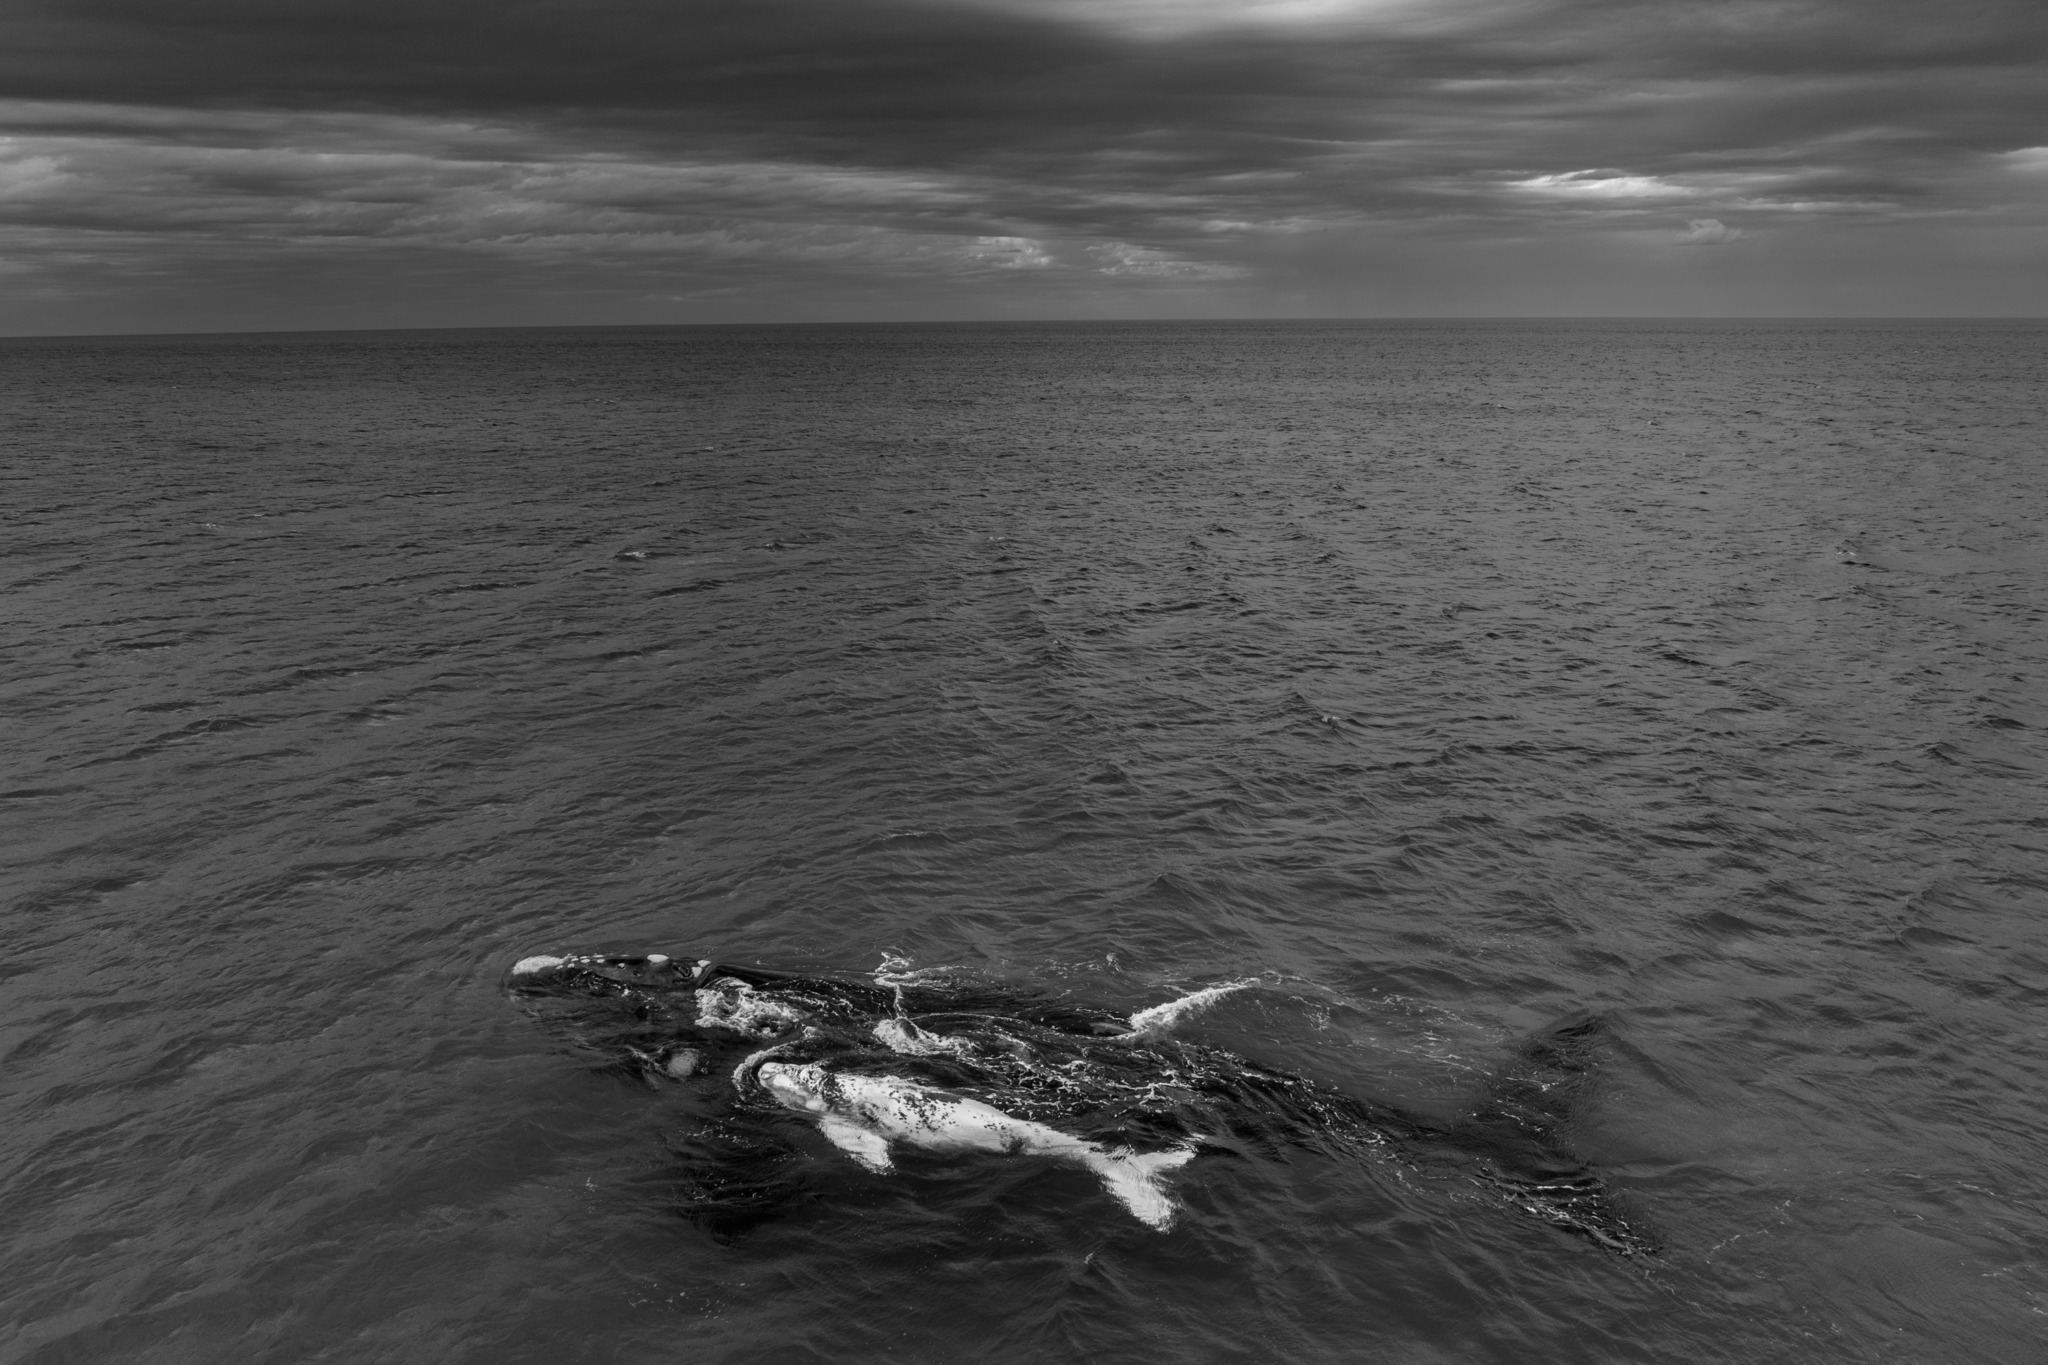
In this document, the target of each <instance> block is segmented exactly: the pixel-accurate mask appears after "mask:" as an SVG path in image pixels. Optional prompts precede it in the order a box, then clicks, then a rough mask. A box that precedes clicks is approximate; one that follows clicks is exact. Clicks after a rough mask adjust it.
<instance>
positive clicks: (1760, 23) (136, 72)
mask: <svg viewBox="0 0 2048 1365" xmlns="http://www.w3.org/2000/svg"><path fill="white" fill-rule="evenodd" d="M2044 75H2048V7H2044V6H2042V5H2040V4H2038V3H2037V2H2035V0H2029V3H2007V2H2006V0H1958V2H1956V3H1945V4H1943V5H1941V6H1938V7H1937V6H1929V5H1926V4H1924V3H1918V0H1915V2H1914V3H1904V2H1903V0H1813V2H1811V3H1801V2H1800V0H1782V2H1779V0H1742V2H1740V3H1719V4H1712V3H1705V4H1703V3H1677V2H1673V3H1665V2H1664V0H1530V2H1528V3H1520V2H1519V0H1349V2H1348V3H1347V0H1237V2H1236V3H1233V0H1178V2H1176V0H926V2H925V3H906V2H905V0H826V2H823V3H821V2H820V0H744V2H736V0H660V2H659V3H653V2H651V0H597V2H596V3H573V4H571V3H539V2H538V0H527V2H526V3H513V4H503V3H494V4H488V5H487V4H481V3H439V4H431V3H430V4H422V3H418V2H417V0H414V3H393V2H390V0H351V2H348V3H344V2H343V0H175V2H173V0H61V2H60V0H15V3H14V4H12V5H10V6H8V7H7V9H6V11H5V12H4V14H0V135H4V136H5V138H6V140H5V141H4V142H0V294H4V295H11V296H12V297H13V298H14V300H15V301H16V303H17V304H18V305H19V306H18V307H17V308H16V309H15V310H13V311H14V313H15V316H16V317H19V318H27V319H29V321H28V322H27V323H24V324H19V325H14V326H13V329H14V330H32V329H34V328H35V327H37V326H48V325H69V324H68V323H67V322H66V319H69V318H77V319H83V320H85V321H82V322H80V324H79V325H86V323H87V322H90V320H92V319H106V318H117V319H118V318H123V317H131V316H132V317H133V318H138V319H145V320H146V319H147V318H149V317H155V316H158V315H163V316H166V317H168V316H170V315H171V314H179V313H180V310H183V311H184V312H185V313H191V311H192V308H193V304H192V300H193V299H195V298H198V297H201V296H208V297H215V298H217V297H219V295H220V294H221V292H222V290H223V289H228V288H232V290H233V292H234V294H235V297H237V298H238V299H240V300H242V303H241V304H239V305H238V306H241V307H243V308H245V309H247V310H253V311H248V312H246V313H245V314H235V315H232V316H230V315H228V314H222V313H220V312H219V311H218V308H216V309H215V311H214V312H213V313H208V314H207V315H206V316H207V317H211V318H213V319H214V320H215V321H217V322H220V323H222V325H227V324H229V323H236V322H238V321H241V322H253V321H271V322H273V323H276V324H278V325H282V324H283V323H284V322H286V321H288V320H289V319H285V318H284V317H283V316H282V314H283V313H290V314H292V317H293V318H298V317H300V316H301V315H303V317H304V320H306V321H308V322H309V323H319V322H322V321H346V320H350V319H356V318H359V317H360V316H362V315H361V314H360V310H361V308H362V307H363V306H364V300H365V299H366V298H367V299H377V298H385V299H386V303H387V305H388V306H387V307H386V311H385V313H384V314H380V315H379V318H378V320H390V319H391V318H398V317H403V318H406V319H409V320H418V321H434V320H437V318H438V315H435V316H427V315H426V314H424V313H422V312H421V310H422V309H426V308H428V307H429V304H430V303H431V306H432V307H438V308H442V309H444V310H446V309H453V310H455V313H456V314H461V316H460V317H457V316H454V315H452V314H451V315H450V318H449V320H473V319H474V318H476V317H480V316H484V315H483V314H480V313H478V312H477V309H478V307H479V306H480V301H481V300H484V299H486V298H488V299H490V300H492V301H493V302H492V303H491V305H490V307H494V308H495V307H503V306H507V305H505V303H504V301H505V300H506V299H508V298H510V299H513V300H515V301H516V307H517V308H520V309H524V310H525V312H523V313H518V312H516V310H515V314H514V315H507V316H504V317H499V316H497V315H496V314H490V320H507V321H510V320H519V319H520V318H521V317H526V316H531V317H532V319H533V320H536V321H545V320H552V319H555V318H558V317H567V316H571V315H573V316H575V317H576V319H577V320H591V321H597V320H604V318H605V317H609V316H614V315H616V316H620V317H625V316H628V315H630V316H632V317H634V318H636V319H637V318H643V317H647V316H664V317H668V316H672V317H678V318H680V317H686V316H699V315H702V316H710V315H712V314H713V313H719V312H720V310H725V312H726V313H731V314H734V315H740V314H744V313H745V312H746V310H747V309H748V308H754V309H756V310H757V311H763V312H765V313H771V314H778V313H779V314H782V315H795V314H801V313H802V312H803V311H804V310H805V309H806V308H809V309H811V310H812V311H816V312H834V311H837V312H839V313H840V314H842V315H844V314H847V313H855V314H857V313H860V312H862V311H863V310H865V311H869V312H874V311H878V310H879V311H883V312H887V311H891V310H906V309H907V310H910V311H921V312H926V313H929V312H932V311H935V310H936V311H940V312H953V313H974V312H986V311H995V312H1001V311H1004V310H1016V309H1025V310H1033V309H1035V310H1039V311H1050V312H1059V311H1071V310H1074V309H1077V308H1085V309H1087V310H1091V311H1100V310H1104V309H1107V310H1109V311H1125V312H1157V311H1167V312H1171V311H1175V310H1186V309H1194V310H1196V311H1246V310H1249V311H1310V312H1332V311H1334V312H1342V311H1361V310H1362V311H1371V310H1374V309H1377V308H1380V307H1383V306H1393V304H1404V305H1406V306H1407V307H1408V309H1409V310H1410V311H1434V310H1435V307H1438V306H1440V307H1443V308H1447V309H1450V310H1452V311H1475V310H1476V311H1482V312H1484V311H1496V310H1492V309H1488V308H1487V307H1485V306H1484V304H1483V299H1482V298H1481V297H1480V296H1478V295H1475V294H1474V292H1473V291H1474V290H1475V289H1477V288H1479V287H1480V284H1484V285H1485V287H1487V288H1493V289H1495V290H1496V292H1497V293H1498V291H1499V289H1500V288H1501V285H1500V276H1499V274H1498V272H1499V270H1500V269H1502V268H1503V267H1500V266H1499V265H1498V263H1499V262H1500V261H1502V260H1520V261H1521V262H1522V263H1523V268H1524V270H1525V271H1526V272H1528V273H1529V274H1530V275H1531V277H1532V278H1537V277H1540V278H1544V279H1549V280H1550V281H1551V282H1552V287H1551V289H1550V293H1549V294H1547V295H1545V296H1544V298H1545V300H1546V301H1545V302H1543V303H1542V304H1541V305H1540V306H1541V307H1542V308H1545V309H1548V310H1551V311H1641V310H1644V309H1648V310H1652V311H1655V310H1657V309H1659V308H1668V307H1674V306H1678V304H1677V303H1675V302H1674V300H1678V299H1680V296H1681V295H1683V298H1684V299H1697V298H1698V297H1701V295H1700V286H1699V285H1698V281H1697V280H1691V279H1689V277H1685V276H1684V272H1686V271H1702V270H1719V271H1747V272H1749V273H1748V274H1747V275H1733V274H1731V275H1729V276H1728V277H1727V278H1725V279H1721V278H1720V277H1716V279H1717V281H1718V283H1716V284H1715V285H1714V287H1716V288H1720V289H1721V290H1723V293H1722V294H1721V295H1720V297H1722V298H1725V299H1726V300H1729V301H1730V302H1729V311H1757V310H1758V309H1757V302H1758V301H1762V300H1768V299H1773V298H1783V297H1784V294H1783V289H1782V283H1783V280H1784V279H1785V278H1787V277H1800V276H1802V274H1803V273H1809V272H1810V271H1811V268H1812V263H1813V261H1815V260H1822V261H1828V262H1833V263H1834V264H1832V265H1829V266H1827V267H1826V269H1825V270H1824V271H1823V275H1825V274H1826V271H1827V270H1832V271H1834V272H1835V274H1836V275H1842V272H1843V271H1846V270H1850V269H1852V268H1853V269H1861V270H1873V271H1877V272H1878V273H1879V274H1881V275H1883V276H1884V277H1885V279H1887V280H1890V281H1891V282H1892V290H1891V293H1890V294H1889V295H1886V294H1883V293H1882V291H1880V293H1879V295H1875V296H1872V297H1887V298H1891V299H1892V300H1893V302H1894V303H1896V304H1899V305H1902V308H1901V310H1902V311H1921V310H1924V309H1928V308H1931V309H1932V310H1933V311H1959V312H1966V311H1975V310H1977V309H1980V308H1983V307H1985V306H1986V305H1985V304H1984V303H1982V302H1973V300H1974V299H1977V298H1978V297H1979V295H1980V294H1981V296H1982V297H1983V298H1984V299H1994V298H1995V299H1999V300H2004V301H2005V302H2003V303H2000V304H1995V305H1993V306H1996V307H2001V308H2009V307H2012V306H2014V304H2013V301H2015V300H2018V301H2021V302H2022V303H2023V304H2024V303H2025V302H2026V301H2028V300H2031V304H2029V305H2027V306H2030V307H2031V308H2032V309H2034V310H2036V311H2039V310H2041V309H2043V308H2044V307H2048V252H2044V251H2043V250H2042V249H2041V248H2040V247H2039V246H2038V245H2036V246H2035V247H2033V248H2031V249H2030V248H2028V247H2027V246H2026V245H2025V243H2026V242H2027V241H2028V240H2029V238H2028V235H2027V234H2029V233H2034V234H2038V231H2039V229H2040V227H2041V226H2042V225H2043V218H2044V216H2048V174H2044V167H2043V164H2042V159H2041V156H2040V155H2039V154H2038V152H2037V151H2031V150H2029V149H2038V147H2039V146H2041V145H2042V144H2043V143H2048V132H2044V131H2043V128H2044V126H2048V119H2044V116H2048V80H2044V79H2043V77H2044ZM1702 224H1713V225H1715V229H1714V231H1711V232H1709V231H1707V230H1705V229H1702V227H1701V225H1702ZM1873 234H1877V235H1873ZM1883 234H1889V235H1888V236H1885V235H1883ZM1852 236H1853V237H1854V239H1855V242H1856V243H1857V244H1856V245H1855V246H1854V248H1853V249H1851V248H1849V247H1848V246H1846V245H1845V244H1846V243H1848V242H1849V241H1850V240H1851V237H1852ZM1709 237H1712V238H1713V241H1712V242H1709V241H1708V238H1709ZM1738 239H1740V240H1739V247H1738V249H1736V250H1734V251H1730V252H1686V251H1679V250H1676V249H1675V248H1676V247H1678V246H1682V245H1704V244H1726V243H1736V242H1737V241H1738ZM1824 241H1825V242H1832V243H1834V249H1832V250H1830V249H1828V247H1827V246H1826V245H1824ZM1588 243H1592V244H1593V245H1588ZM1886 243H1888V244H1889V245H1886ZM1461 253H1462V254H1461ZM1930 255H1932V256H1941V257H1944V259H1946V258H1951V257H1952V258H1954V259H1957V260H1964V261H1969V260H1975V261H1977V262H1979V263H1980V268H1978V275H1981V276H1982V280H1981V282H1980V283H1979V284H1971V285H1969V287H1967V288H1962V289H1961V290H1960V292H1958V287H1957V285H1956V280H1957V279H1958V278H1963V277H1967V278H1969V279H1976V278H1977V276H1972V275H1970V272H1969V270H1964V271H1963V273H1962V276H1961V277H1959V276H1958V275H1957V273H1956V271H1955V270H1953V269H1947V268H1946V267H1944V268H1943V269H1933V268H1932V267H1929V268H1928V269H1927V270H1923V271H1922V272H1920V274H1919V275H1918V276H1915V275H1914V274H1913V269H1912V267H1913V262H1914V261H1915V260H1916V259H1918V260H1922V261H1925V260H1928V259H1929V258H1930ZM1461 262H1462V263H1463V264H1461ZM1481 262H1484V267H1483V268H1481V266H1480V265H1479V263H1481ZM1717 262H1718V263H1719V264H1715V263H1717ZM1902 269H1903V270H1904V271H1905V274H1903V275H1902V274H1901V273H1900V272H1901V270H1902ZM1574 272H1576V273H1574ZM1916 279H1917V280H1918V281H1919V283H1915V280H1916ZM1937 279H1938V280H1939V281H1941V283H1940V286H1939V288H1936V287H1935V284H1934V283H1933V282H1934V281H1936V280H1937ZM341 280H346V281H348V282H349V283H348V284H347V286H346V288H345V289H342V288H340V287H339V286H337V285H336V284H335V282H336V281H341ZM1671 280H1678V281H1680V283H1681V284H1683V286H1684V288H1683V289H1681V290H1680V291H1679V293H1672V292H1671V291H1670V289H1668V288H1666V287H1665V285H1664V284H1661V283H1659V282H1660V281H1667V282H1668V281H1671ZM1475 281H1476V282H1479V284H1475V283H1474V282H1475ZM323 282H324V283H323ZM1617 282H1621V283H1617ZM1879 282H1881V281H1879ZM1994 282H1995V284H1996V287H1995V288H1994ZM1838 283H1839V284H1840V285H1841V286H1842V288H1844V289H1852V288H1853V287H1854V286H1855V285H1856V283H1857V282H1856V281H1855V280H1854V279H1851V278H1849V277H1848V276H1846V275H1842V278H1841V279H1840V280H1839V281H1838ZM2015 285H2017V288H2015ZM1923 286H1924V287H1923ZM1432 288H1435V289H1438V290H1439V293H1438V294H1437V295H1432V294H1431V293H1430V290H1431V289H1432ZM1916 289H1917V290H1918V291H1919V292H1918V293H1915V292H1914V291H1915V290H1916ZM1973 289H1975V290H1977V291H1978V293H1974V294H1973V293H1972V292H1971V291H1972V290H1973ZM323 290H330V291H334V292H333V293H332V296H331V297H330V296H329V295H327V294H323V292H322V291H323ZM1575 290H1576V291H1577V292H1574V291H1575ZM1631 290H1632V291H1634V292H1633V293H1631V292H1630V291H1631ZM1660 290H1661V291H1662V292H1660ZM1902 290H1903V292H1901V291H1902ZM1943 290H1946V291H1947V292H1946V294H1944V293H1942V291H1943ZM365 291H367V293H366V292H365ZM1617 291H1618V292H1617ZM1930 291H1932V292H1930ZM1823 292H1825V291H1823ZM1510 293H1512V294H1513V296H1514V297H1518V298H1519V297H1533V296H1532V295H1530V293H1529V289H1527V288H1524V287H1522V286H1521V285H1519V284H1518V285H1517V286H1516V288H1515V289H1514V290H1512V291H1510ZM1538 293H1541V290H1538ZM344 296H345V299H344ZM1433 297H1434V298H1436V299H1437V303H1436V304H1435V305H1432V303H1431V299H1432V298H1433ZM1944 298H1947V299H1950V300H1952V306H1949V307H1947V308H1944V307H1942V306H1941V300H1942V299H1944ZM322 299H325V302H324V303H323V302H321V300H322ZM1575 299H1577V300H1583V301H1584V304H1583V308H1580V307H1575V305H1574V300H1575ZM267 300H282V301H284V302H279V303H277V304H276V306H275V307H270V306H269V305H268V303H267V302H266V301H267ZM1389 301H1392V302H1391V303H1390V302H1389ZM344 302H346V306H343V305H344ZM1418 304H1419V305H1420V306H1419V307H1417V306H1416V305H1418ZM1693 306H1695V307H1696V306H1697V305H1696V304H1695V305H1693ZM1814 306H1815V307H1818V308H1820V309H1822V310H1823V311H1825V310H1826V307H1827V300H1826V299H1825V298H1822V299H1819V300H1818V301H1816V303H1815V305H1814ZM350 308H354V309H356V310H358V311H357V312H356V313H350V312H349V311H348V310H349V309H350ZM266 309H267V311H266ZM308 309H310V310H311V311H310V312H308V311H307V310H308ZM323 309H324V311H323ZM465 309H467V310H468V311H467V312H464V310H465ZM124 310H126V311H125V312H124ZM408 310H410V311H408ZM621 310H624V311H621ZM707 310H708V311H707ZM203 311H204V310H202V312H203ZM1763 311H1769V309H1768V308H1767V307H1766V308H1765V309H1763ZM1880 311H1882V309H1881V308H1880ZM486 312H488V309H487V310H486ZM259 314H260V316H259ZM273 314H278V315H279V316H277V317H273V316H272V315H273ZM181 315H182V314H181ZM193 316H194V317H195V319H197V320H198V321H204V319H203V318H199V317H198V315H197V314H194V315H193Z"/></svg>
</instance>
